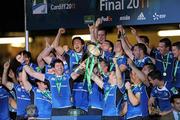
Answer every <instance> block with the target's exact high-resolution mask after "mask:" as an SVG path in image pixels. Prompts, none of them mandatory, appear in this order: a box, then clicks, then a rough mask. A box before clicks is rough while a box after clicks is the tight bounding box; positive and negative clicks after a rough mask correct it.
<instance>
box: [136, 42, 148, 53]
mask: <svg viewBox="0 0 180 120" xmlns="http://www.w3.org/2000/svg"><path fill="white" fill-rule="evenodd" d="M135 46H137V47H138V48H139V49H140V50H142V51H143V52H144V54H147V47H146V45H144V44H143V43H137V44H135V45H134V47H135Z"/></svg>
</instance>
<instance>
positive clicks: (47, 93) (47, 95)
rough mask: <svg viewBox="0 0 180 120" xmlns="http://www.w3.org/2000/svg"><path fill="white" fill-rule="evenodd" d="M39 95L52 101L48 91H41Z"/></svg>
mask: <svg viewBox="0 0 180 120" xmlns="http://www.w3.org/2000/svg"><path fill="white" fill-rule="evenodd" d="M41 93H42V94H43V96H45V97H46V98H48V99H52V97H51V93H50V91H49V90H45V91H41Z"/></svg>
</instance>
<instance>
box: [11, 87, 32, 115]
mask: <svg viewBox="0 0 180 120" xmlns="http://www.w3.org/2000/svg"><path fill="white" fill-rule="evenodd" d="M14 89H15V92H16V96H17V115H18V116H25V115H26V107H27V106H28V105H30V104H31V99H30V93H28V92H27V91H26V90H25V89H24V88H23V87H22V86H21V85H20V84H14Z"/></svg>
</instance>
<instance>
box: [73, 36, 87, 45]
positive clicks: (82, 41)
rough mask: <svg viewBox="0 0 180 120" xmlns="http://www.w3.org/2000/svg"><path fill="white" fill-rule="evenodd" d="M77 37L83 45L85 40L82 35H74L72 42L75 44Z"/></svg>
mask: <svg viewBox="0 0 180 120" xmlns="http://www.w3.org/2000/svg"><path fill="white" fill-rule="evenodd" d="M76 39H78V40H80V41H81V43H82V44H83V45H84V44H85V42H84V40H83V39H82V38H81V37H74V38H73V39H72V44H74V41H75V40H76Z"/></svg>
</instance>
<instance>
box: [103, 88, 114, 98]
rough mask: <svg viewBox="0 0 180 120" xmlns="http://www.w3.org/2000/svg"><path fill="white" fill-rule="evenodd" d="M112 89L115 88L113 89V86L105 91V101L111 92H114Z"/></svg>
mask: <svg viewBox="0 0 180 120" xmlns="http://www.w3.org/2000/svg"><path fill="white" fill-rule="evenodd" d="M112 89H113V87H112V86H110V88H109V89H107V90H106V91H105V95H104V101H106V100H107V98H108V95H109V93H110V92H111V90H112Z"/></svg>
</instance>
